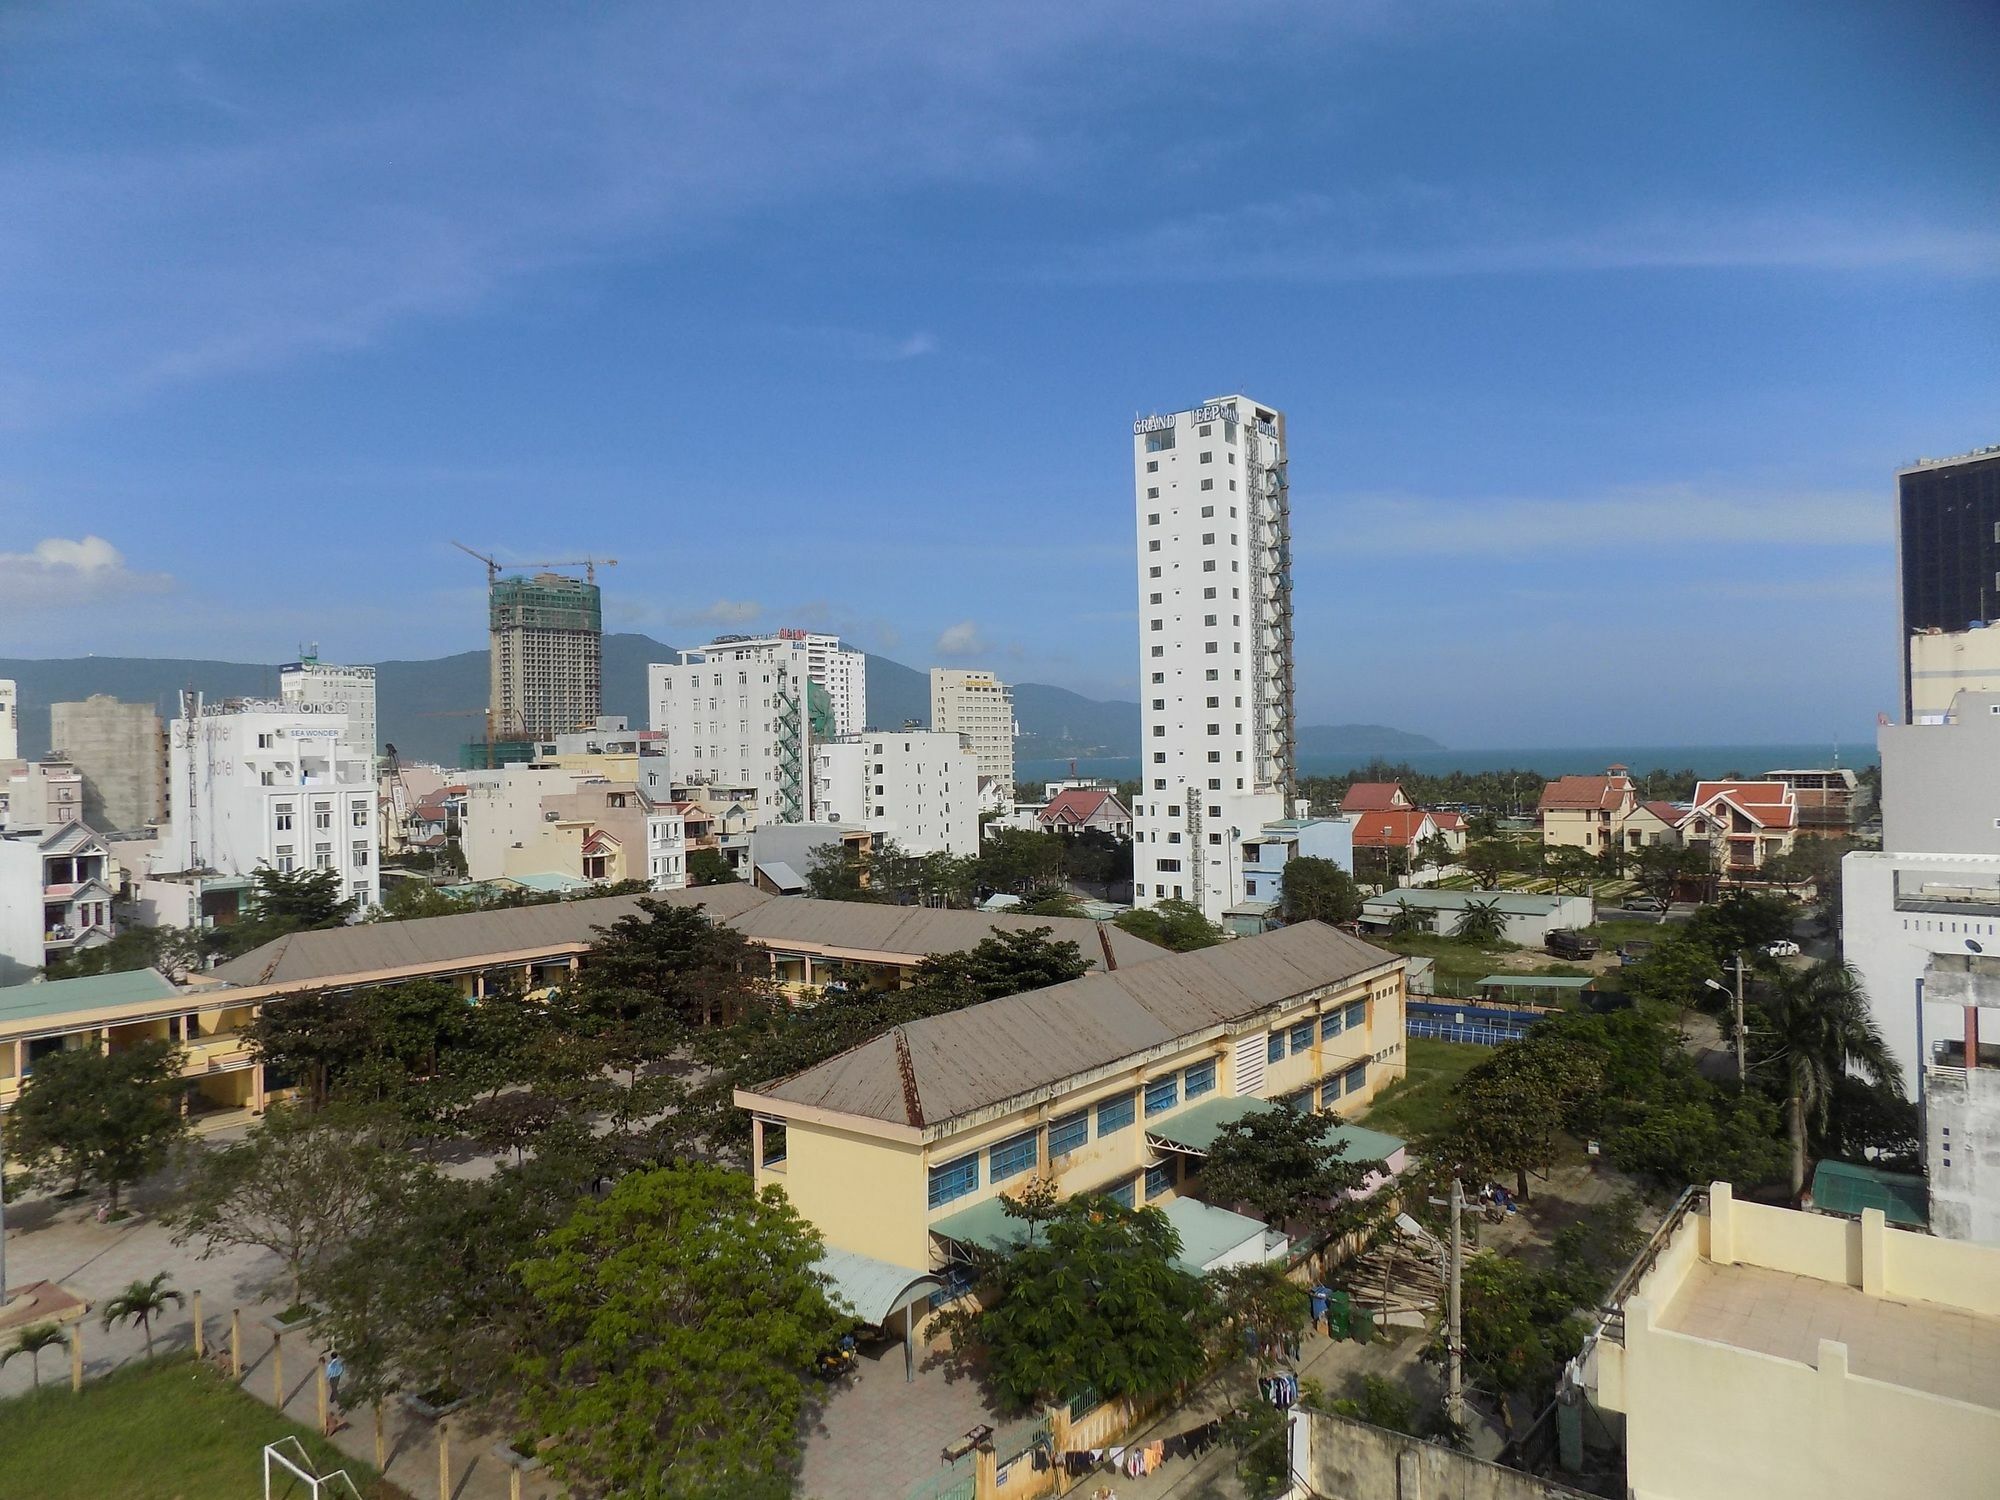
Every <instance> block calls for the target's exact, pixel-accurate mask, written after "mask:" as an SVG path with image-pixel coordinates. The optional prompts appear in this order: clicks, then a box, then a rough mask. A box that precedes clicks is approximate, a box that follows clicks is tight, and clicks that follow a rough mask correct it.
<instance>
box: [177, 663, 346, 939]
mask: <svg viewBox="0 0 2000 1500" xmlns="http://www.w3.org/2000/svg"><path fill="white" fill-rule="evenodd" d="M346 733H347V729H346V725H345V722H344V721H343V720H342V719H340V718H339V717H338V716H337V715H332V714H326V713H311V712H306V711H304V710H301V709H299V708H295V707H292V706H290V705H288V704H285V703H280V702H275V701H272V700H269V699H231V700H229V701H227V702H224V703H205V702H203V701H202V699H201V697H200V695H199V694H195V693H184V694H183V695H182V698H181V717H179V718H177V719H175V720H174V722H173V724H172V726H171V728H170V729H169V731H168V736H167V786H168V797H167V801H168V808H169V815H170V825H169V833H168V836H167V839H166V841H165V843H164V844H163V846H162V847H161V850H160V852H159V854H158V855H157V856H156V862H155V870H154V873H155V874H164V873H167V872H169V871H183V870H213V871H217V872H219V873H221V874H223V875H234V876H245V877H247V876H250V875H252V874H254V873H255V872H256V870H257V869H258V867H259V866H264V865H268V866H270V867H271V868H272V869H275V870H281V871H292V870H338V871H339V872H340V878H341V894H342V895H343V896H345V897H347V898H348V899H350V900H351V901H353V902H354V904H355V907H356V909H357V910H365V909H366V908H368V907H371V906H375V905H378V904H380V902H381V899H382V886H381V872H380V870H379V869H378V868H377V865H376V850H377V848H378V847H379V846H380V832H379V828H378V817H379V813H378V810H377V807H376V800H375V777H374V771H373V769H372V766H371V764H370V757H368V756H366V755H363V754H361V753H359V752H357V751H355V750H351V749H349V748H348V747H347V745H346V743H345V736H346Z"/></svg>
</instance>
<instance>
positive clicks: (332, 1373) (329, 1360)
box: [326, 1349, 347, 1425]
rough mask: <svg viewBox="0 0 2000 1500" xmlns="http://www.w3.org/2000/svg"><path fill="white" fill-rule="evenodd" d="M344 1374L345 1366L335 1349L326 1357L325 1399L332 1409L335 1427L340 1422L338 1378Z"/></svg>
mask: <svg viewBox="0 0 2000 1500" xmlns="http://www.w3.org/2000/svg"><path fill="white" fill-rule="evenodd" d="M346 1373H347V1365H346V1362H345V1361H343V1360H342V1359H341V1357H340V1351H339V1350H338V1349H336V1350H334V1351H333V1352H332V1353H330V1354H328V1355H327V1357H326V1399H327V1402H328V1404H330V1405H331V1406H332V1407H333V1416H334V1422H335V1424H336V1425H338V1423H339V1421H340V1377H341V1376H343V1375H345V1374H346Z"/></svg>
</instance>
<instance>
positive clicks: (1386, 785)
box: [1340, 781, 1408, 813]
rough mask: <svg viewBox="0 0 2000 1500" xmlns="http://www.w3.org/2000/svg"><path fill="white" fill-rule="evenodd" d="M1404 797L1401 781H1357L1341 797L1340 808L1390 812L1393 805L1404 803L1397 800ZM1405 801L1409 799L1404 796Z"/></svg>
mask: <svg viewBox="0 0 2000 1500" xmlns="http://www.w3.org/2000/svg"><path fill="white" fill-rule="evenodd" d="M1401 797H1403V783H1402V782H1400V781H1357V782H1355V783H1354V785H1352V786H1350V787H1349V788H1348V789H1347V793H1346V795H1345V796H1343V797H1342V798H1341V799H1340V810H1341V811H1342V812H1347V813H1355V812H1388V811H1389V810H1390V809H1391V808H1393V807H1398V806H1401V805H1403V803H1400V802H1398V801H1397V799H1398V798H1401ZM1403 801H1404V802H1407V801H1408V799H1407V798H1404V799H1403Z"/></svg>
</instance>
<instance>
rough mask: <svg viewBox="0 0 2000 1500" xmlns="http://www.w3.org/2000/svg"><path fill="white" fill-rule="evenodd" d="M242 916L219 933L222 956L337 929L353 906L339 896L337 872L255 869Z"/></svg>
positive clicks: (329, 870)
mask: <svg viewBox="0 0 2000 1500" xmlns="http://www.w3.org/2000/svg"><path fill="white" fill-rule="evenodd" d="M251 881H252V885H251V891H250V904H249V911H248V913H247V914H246V915H245V916H244V917H242V918H241V919H239V920H238V921H237V922H235V923H234V924H233V925H231V926H228V927H225V928H222V929H220V930H219V936H220V938H221V940H222V942H223V944H224V945H225V947H226V949H227V951H228V952H230V953H232V954H240V953H248V952H250V950H251V949H253V948H258V947H261V946H262V945H263V944H265V943H268V942H270V941H271V940H272V939H273V938H280V937H283V936H284V935H285V934H286V933H289V932H311V931H315V930H318V929H320V928H326V927H339V926H341V925H342V924H343V923H345V922H346V921H347V919H348V917H349V916H351V915H352V914H353V911H354V904H353V903H352V902H351V901H347V900H343V899H342V897H341V894H340V891H341V885H340V871H338V870H332V869H328V870H293V871H284V870H275V869H272V868H271V867H270V866H269V865H259V866H258V867H257V870H256V872H255V874H253V875H252V876H251Z"/></svg>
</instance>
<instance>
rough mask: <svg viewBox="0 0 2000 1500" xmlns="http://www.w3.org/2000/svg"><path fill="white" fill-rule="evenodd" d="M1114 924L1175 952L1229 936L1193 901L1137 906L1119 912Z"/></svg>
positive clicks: (1189, 951)
mask: <svg viewBox="0 0 2000 1500" xmlns="http://www.w3.org/2000/svg"><path fill="white" fill-rule="evenodd" d="M1112 925H1113V926H1115V927H1117V928H1118V929H1119V930H1120V931H1122V932H1129V933H1131V934H1132V936H1133V937H1136V938H1144V939H1145V940H1146V941H1147V942H1149V943H1157V944H1158V945H1159V946H1160V947H1162V948H1166V949H1168V950H1170V951H1171V952H1174V953H1192V952H1193V951H1194V950H1195V949H1197V948H1212V947H1214V946H1215V945H1216V944H1217V943H1220V942H1222V941H1224V939H1225V938H1226V937H1227V936H1228V934H1226V933H1225V932H1223V930H1222V929H1221V928H1220V927H1218V926H1216V925H1215V923H1213V922H1211V921H1209V920H1208V918H1207V917H1205V916H1203V915H1202V914H1201V908H1200V907H1198V906H1196V905H1195V904H1194V903H1193V902H1191V901H1156V902H1155V903H1154V904H1153V905H1151V906H1135V907H1133V908H1132V909H1131V910H1130V911H1126V912H1120V913H1119V914H1118V915H1117V917H1115V918H1114V919H1113V921H1112Z"/></svg>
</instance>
